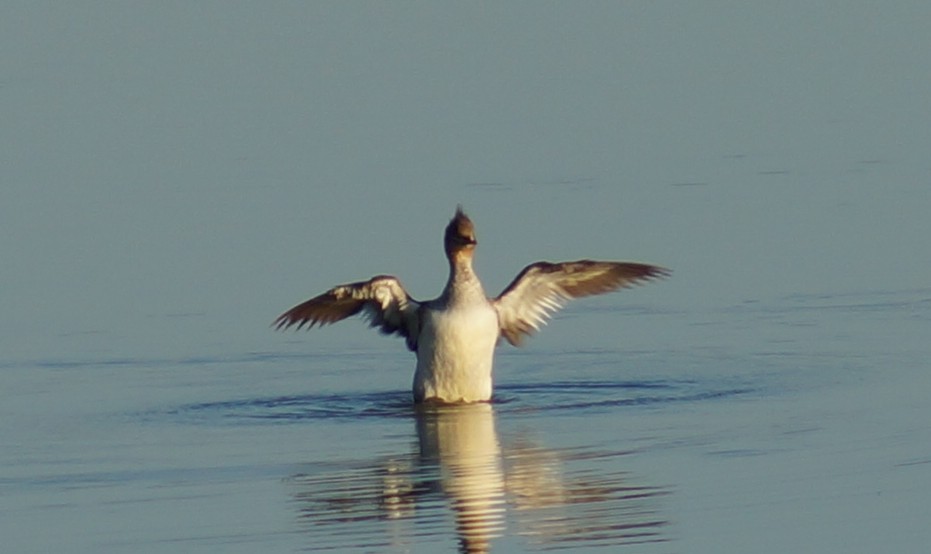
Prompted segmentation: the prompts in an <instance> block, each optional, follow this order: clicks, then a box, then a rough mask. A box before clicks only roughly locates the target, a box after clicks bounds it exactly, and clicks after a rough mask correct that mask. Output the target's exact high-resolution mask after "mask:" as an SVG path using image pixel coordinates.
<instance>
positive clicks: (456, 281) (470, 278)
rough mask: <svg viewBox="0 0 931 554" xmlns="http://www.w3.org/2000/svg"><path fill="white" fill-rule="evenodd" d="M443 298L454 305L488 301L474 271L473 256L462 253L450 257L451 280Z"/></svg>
mask: <svg viewBox="0 0 931 554" xmlns="http://www.w3.org/2000/svg"><path fill="white" fill-rule="evenodd" d="M443 296H444V297H446V298H447V299H448V300H449V301H450V302H453V303H455V302H463V301H470V300H472V299H481V300H485V299H486V298H485V291H484V290H483V289H482V283H481V281H479V280H478V276H477V275H475V271H473V269H472V256H471V254H465V253H460V254H459V255H453V256H452V257H450V259H449V279H448V280H447V281H446V288H445V289H444V290H443Z"/></svg>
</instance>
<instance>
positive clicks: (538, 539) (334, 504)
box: [0, 289, 931, 552]
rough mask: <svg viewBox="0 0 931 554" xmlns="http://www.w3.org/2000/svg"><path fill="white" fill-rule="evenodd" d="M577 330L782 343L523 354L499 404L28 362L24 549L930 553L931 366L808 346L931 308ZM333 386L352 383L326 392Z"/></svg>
mask: <svg viewBox="0 0 931 554" xmlns="http://www.w3.org/2000/svg"><path fill="white" fill-rule="evenodd" d="M569 315H570V316H575V315H578V316H580V317H581V316H585V317H587V318H594V319H596V320H598V321H599V322H600V323H604V322H607V321H613V322H615V324H617V325H620V326H623V325H631V324H635V322H637V321H641V320H642V321H643V324H644V325H647V326H649V327H650V328H655V329H657V330H659V329H662V328H664V327H667V326H668V327H669V328H671V329H676V328H681V327H682V323H681V322H682V321H683V320H684V321H686V322H687V326H688V327H694V328H698V329H705V328H707V327H715V326H723V327H731V326H734V325H735V323H734V321H735V320H739V321H740V324H739V326H747V325H749V326H756V328H757V330H758V331H767V334H771V335H775V334H776V333H777V332H778V333H780V338H779V339H778V341H777V343H778V344H779V345H781V346H780V347H779V350H778V351H776V350H766V349H762V348H761V349H757V350H756V351H755V352H753V353H750V354H746V355H744V354H733V353H732V354H731V355H724V354H723V353H721V352H717V353H715V352H706V351H703V349H701V348H696V347H686V348H683V349H677V348H670V347H667V348H664V349H658V350H656V351H631V350H624V349H620V348H619V349H611V348H603V349H599V350H593V351H571V350H570V351H555V350H545V349H544V347H543V346H542V345H541V350H539V351H534V350H535V349H531V350H529V351H526V350H522V351H518V350H503V351H502V352H501V353H500V354H501V355H500V356H499V366H498V373H499V383H500V385H499V387H498V389H497V393H496V398H495V401H494V402H492V403H491V404H480V405H473V406H464V407H429V408H424V409H415V408H413V407H412V406H411V405H410V403H409V398H408V391H407V390H405V389H406V386H405V387H403V388H401V387H400V386H398V387H393V388H391V387H389V388H385V389H382V383H384V382H387V381H391V382H395V381H404V382H405V385H406V381H407V380H408V377H409V376H408V375H407V374H408V373H409V371H408V370H409V369H410V368H409V367H408V366H409V365H410V360H409V359H408V356H407V355H406V353H404V352H401V351H400V350H401V348H400V347H399V348H398V351H391V350H390V349H388V348H386V350H385V351H378V350H371V349H362V350H360V351H358V352H342V353H332V352H327V351H326V350H324V351H323V352H322V353H312V352H309V353H306V354H288V353H274V352H265V353H249V354H241V355H239V356H230V357H225V358H203V359H190V360H179V359H130V360H107V359H101V360H87V361H82V362H79V363H78V362H71V363H69V362H61V361H59V362H51V361H34V362H31V363H16V364H7V365H6V366H5V367H4V372H3V375H4V388H3V391H4V403H3V405H4V424H3V429H4V443H5V445H6V447H5V448H4V450H3V455H2V457H0V461H2V464H3V478H2V481H0V485H2V487H3V502H2V511H3V521H4V527H5V533H4V536H5V541H6V544H7V547H8V548H10V549H11V550H10V551H13V552H41V551H48V550H66V551H72V552H106V551H114V552H118V551H135V552H140V551H141V552H175V551H179V550H181V551H189V552H194V551H227V552H229V551H232V552H238V551H242V552H246V551H254V550H256V549H258V550H265V551H304V550H307V551H317V550H321V551H327V550H329V551H334V552H409V551H413V552H435V551H441V552H442V551H456V550H457V549H458V550H459V551H464V552H525V551H526V552H534V551H545V550H557V549H568V550H583V549H584V550H590V551H605V552H610V551H616V550H617V549H618V548H624V549H625V550H626V551H631V552H681V551H691V552H695V551H699V552H703V551H707V552H711V551H713V550H714V549H715V548H716V547H717V546H719V545H720V544H722V540H721V534H722V533H730V535H729V536H728V538H727V541H726V542H727V543H728V544H734V545H738V547H739V548H741V549H743V548H746V549H749V550H752V551H756V552H776V551H781V550H782V549H783V545H788V546H787V547H790V548H793V549H800V550H808V551H818V552H831V551H837V552H839V551H841V550H845V551H858V552H868V551H872V549H873V548H881V546H882V545H883V544H912V545H917V544H919V543H920V542H921V541H923V540H924V539H926V538H927V530H926V527H925V526H924V525H922V524H921V522H922V521H923V518H924V517H925V516H924V504H925V499H926V495H927V492H928V490H931V471H929V467H931V450H929V447H928V445H929V444H931V428H929V426H928V424H927V421H928V420H927V418H926V417H924V416H925V415H927V410H928V408H927V403H926V402H925V394H924V391H923V390H918V389H916V388H914V387H912V386H911V384H912V383H914V382H918V381H917V377H918V376H917V375H916V373H918V372H923V371H924V363H925V362H924V356H925V355H926V354H927V352H926V351H925V349H926V348H927V347H926V346H923V345H921V341H919V340H918V337H914V342H913V343H912V347H913V348H914V350H911V351H910V350H909V349H906V348H890V349H884V348H880V347H879V346H878V345H879V344H881V341H876V343H875V344H873V345H862V344H861V345H860V346H858V347H856V348H854V349H852V350H853V352H851V353H850V354H849V355H846V356H839V355H838V354H837V353H836V352H834V351H833V346H832V345H831V344H830V343H827V342H826V343H825V344H822V345H820V347H823V350H822V349H820V348H819V349H817V350H813V351H804V350H799V349H798V348H797V347H798V346H800V345H808V344H809V343H808V341H806V340H804V337H805V335H806V334H809V333H812V332H813V331H812V327H816V328H818V329H824V328H825V327H829V328H831V329H832V331H831V333H828V335H833V334H835V333H837V334H840V335H845V334H846V333H849V332H851V331H853V330H855V329H857V328H858V327H859V325H860V324H856V323H851V320H852V319H856V318H862V317H868V318H871V319H872V318H877V319H880V320H882V321H883V322H884V326H883V328H884V329H885V332H887V333H889V334H890V335H896V334H898V333H900V332H901V333H902V334H903V338H906V337H907V336H908V335H909V333H910V331H909V329H911V328H912V327H913V326H916V325H917V326H924V327H927V325H928V322H929V320H931V290H927V289H926V290H914V291H900V292H892V291H886V292H882V293H872V294H863V295H843V296H841V297H830V296H826V297H820V298H807V297H806V298H796V297H793V298H784V299H782V300H780V301H779V302H775V303H772V304H768V305H764V304H751V305H742V306H735V307H734V308H732V309H726V310H722V311H720V312H703V313H702V312H679V313H662V312H661V311H658V312H656V313H649V311H647V310H644V309H642V308H638V309H636V310H630V309H627V310H625V309H619V310H616V311H614V312H612V311H609V310H603V309H599V310H586V309H584V307H583V308H582V309H580V310H578V311H577V312H572V311H570V313H569ZM568 319H569V321H559V320H558V321H557V322H556V323H555V324H554V325H555V326H559V327H566V326H568V325H569V324H570V323H572V324H575V323H577V321H576V320H575V319H574V318H572V317H570V318H568ZM676 321H679V322H680V323H676ZM357 326H358V329H356V330H357V331H359V332H362V328H363V327H362V325H357ZM318 332H319V333H324V334H325V333H327V331H326V330H321V331H318ZM733 332H737V331H731V332H730V333H733ZM817 332H818V333H821V332H822V331H817ZM316 338H318V339H319V337H316ZM294 339H295V340H300V341H301V342H307V343H313V341H314V337H313V335H310V336H306V337H305V336H303V335H294ZM864 339H865V340H866V339H869V337H864ZM867 342H868V340H867ZM541 343H542V341H541ZM388 344H390V343H388ZM903 344H904V342H903ZM308 350H312V349H310V348H308ZM334 373H338V374H339V375H340V377H339V379H338V382H339V385H336V386H334V388H338V389H339V388H341V389H342V390H333V391H322V392H314V390H313V389H314V387H313V386H312V384H311V383H313V382H314V379H315V377H316V376H318V375H319V376H321V379H320V382H321V383H323V384H324V388H325V387H326V383H327V378H326V376H327V375H332V374H334ZM386 373H387V374H389V377H384V374H386ZM370 383H371V385H370ZM309 384H310V385H309ZM250 390H251V391H252V392H251V393H250ZM301 391H303V392H301ZM890 515H894V517H890ZM809 549H810V550H809Z"/></svg>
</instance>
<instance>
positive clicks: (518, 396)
mask: <svg viewBox="0 0 931 554" xmlns="http://www.w3.org/2000/svg"><path fill="white" fill-rule="evenodd" d="M753 392H755V390H754V389H752V388H750V387H746V386H733V384H732V383H730V384H728V383H712V382H705V381H695V380H649V381H580V382H576V381H559V382H549V383H505V384H501V385H499V386H498V387H497V388H496V392H495V396H494V398H493V399H492V401H491V404H493V405H495V407H496V408H495V409H496V410H497V411H498V413H501V414H508V413H513V414H523V413H541V412H545V413H559V412H573V413H575V412H579V411H582V410H592V409H611V408H628V407H643V406H663V405H668V404H679V403H695V402H707V401H713V400H719V399H723V398H730V397H736V396H740V395H746V394H749V393H753ZM414 412H415V409H414V406H413V405H412V403H411V398H410V392H408V391H406V390H405V391H380V392H372V393H361V394H360V393H352V394H348V393H347V394H307V395H288V396H275V397H267V398H246V399H241V400H228V401H218V402H204V403H197V404H189V405H185V406H180V407H178V408H175V409H172V410H170V411H169V412H168V413H169V414H170V415H172V416H175V417H177V416H181V417H183V418H185V419H189V420H192V421H199V422H204V423H209V422H213V423H221V422H228V423H250V422H251V423H271V424H274V423H299V422H302V421H308V420H311V421H312V420H321V419H326V420H359V419H370V418H379V419H383V418H409V417H411V415H412V414H413V413H414Z"/></svg>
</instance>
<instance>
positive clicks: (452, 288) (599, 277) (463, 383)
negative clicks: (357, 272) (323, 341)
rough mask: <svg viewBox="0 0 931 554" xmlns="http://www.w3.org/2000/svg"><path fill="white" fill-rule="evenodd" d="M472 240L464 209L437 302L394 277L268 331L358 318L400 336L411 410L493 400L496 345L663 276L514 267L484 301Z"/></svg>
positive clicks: (319, 304)
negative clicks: (566, 310)
mask: <svg viewBox="0 0 931 554" xmlns="http://www.w3.org/2000/svg"><path fill="white" fill-rule="evenodd" d="M477 245H478V241H477V240H476V236H475V225H474V224H473V222H472V220H471V219H470V218H469V216H467V215H466V213H465V212H464V211H463V209H462V206H461V205H460V206H457V208H456V212H455V214H454V215H453V218H452V219H451V220H450V222H449V224H448V225H447V226H446V231H445V233H444V236H443V247H444V250H445V253H446V259H447V260H448V262H449V278H448V279H447V281H446V286H445V287H444V288H443V291H442V293H441V294H440V296H439V297H437V298H435V299H433V300H427V301H417V300H414V299H413V298H412V297H411V295H410V294H408V292H407V291H406V290H405V289H404V286H403V285H402V284H401V282H400V281H399V280H398V279H397V277H394V276H391V275H377V276H375V277H372V278H371V279H369V280H368V281H358V282H354V283H347V284H343V285H339V286H336V287H333V288H331V289H330V290H328V291H326V292H324V293H323V294H320V295H318V296H315V297H313V298H311V299H310V300H307V301H305V302H302V303H300V304H298V305H296V306H294V307H293V308H291V309H289V310H287V311H286V312H284V313H283V314H281V315H280V316H278V318H277V319H275V321H274V322H273V323H272V326H273V327H274V328H275V329H278V330H280V329H287V328H290V327H292V326H293V327H294V328H295V330H299V329H301V328H303V327H305V326H306V327H307V329H310V328H312V327H314V326H315V325H316V326H324V325H329V324H332V323H336V322H337V321H341V320H343V319H346V318H348V317H350V316H353V315H356V314H361V315H362V316H363V317H364V318H365V319H367V320H368V322H369V325H370V326H371V327H375V328H377V329H378V330H379V331H381V332H382V333H384V334H388V335H391V334H394V335H399V336H401V337H403V338H404V339H405V341H406V343H407V348H408V349H409V350H411V351H412V352H414V354H415V355H416V357H417V363H416V367H415V370H414V383H413V400H414V403H415V404H423V403H436V404H462V403H473V402H489V401H491V400H492V393H493V385H492V366H493V360H494V352H495V347H496V346H497V344H498V343H499V342H500V339H501V338H503V339H504V340H506V341H507V342H509V343H510V344H512V345H514V346H520V345H521V344H522V342H523V339H524V338H526V337H528V336H530V335H532V334H533V333H535V332H537V331H539V330H540V329H541V327H542V326H543V325H545V324H546V323H547V321H548V320H549V319H550V318H551V317H552V316H553V314H554V313H555V312H557V311H558V310H559V309H561V308H563V307H564V306H565V305H566V303H567V302H568V301H569V300H571V299H574V298H581V297H584V296H591V295H596V294H603V293H607V292H611V291H615V290H619V289H624V288H629V287H631V286H634V285H639V284H643V283H646V282H649V281H653V280H656V279H659V278H663V277H667V276H669V275H670V273H671V272H670V271H669V270H668V269H666V268H664V267H660V266H657V265H652V264H646V263H639V262H629V261H595V260H588V259H584V260H577V261H570V262H559V263H552V262H546V261H539V262H535V263H532V264H530V265H528V266H526V267H524V268H523V270H521V272H520V273H518V275H517V277H515V278H514V280H513V281H511V283H510V284H509V285H508V286H507V287H505V289H504V291H502V292H501V294H499V295H498V296H496V297H494V298H489V297H488V296H486V294H485V291H484V289H483V288H482V283H481V281H480V280H479V278H478V276H477V275H476V274H475V271H474V270H473V268H472V261H473V259H474V257H475V249H476V246H477Z"/></svg>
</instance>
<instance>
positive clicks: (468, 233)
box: [443, 206, 478, 260]
mask: <svg viewBox="0 0 931 554" xmlns="http://www.w3.org/2000/svg"><path fill="white" fill-rule="evenodd" d="M476 244H478V241H476V240H475V225H473V224H472V220H471V219H469V216H467V215H466V214H465V212H463V211H462V206H457V207H456V215H454V216H453V218H452V219H451V220H450V222H449V225H447V226H446V235H445V236H444V237H443V247H444V249H445V250H446V257H447V258H449V259H450V260H452V259H453V258H454V257H458V256H460V255H463V254H465V255H468V256H471V255H472V252H473V251H474V250H475V245H476Z"/></svg>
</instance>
